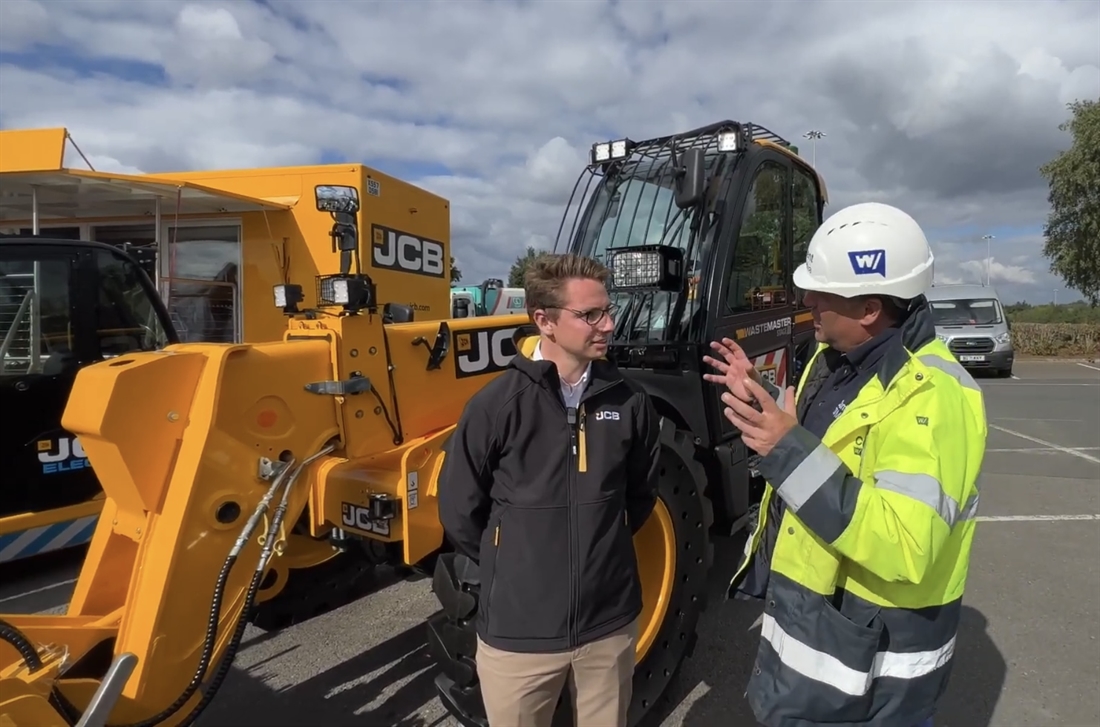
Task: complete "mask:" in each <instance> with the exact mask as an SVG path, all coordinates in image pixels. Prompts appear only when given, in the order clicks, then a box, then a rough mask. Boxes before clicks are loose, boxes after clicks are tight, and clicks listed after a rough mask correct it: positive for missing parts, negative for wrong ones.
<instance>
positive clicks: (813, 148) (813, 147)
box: [802, 129, 825, 169]
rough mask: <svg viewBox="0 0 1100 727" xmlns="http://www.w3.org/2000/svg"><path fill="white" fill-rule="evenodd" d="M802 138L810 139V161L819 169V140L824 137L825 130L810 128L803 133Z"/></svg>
mask: <svg viewBox="0 0 1100 727" xmlns="http://www.w3.org/2000/svg"><path fill="white" fill-rule="evenodd" d="M802 138H803V139H809V140H810V163H811V164H812V165H813V166H814V169H817V140H818V139H824V138H825V132H824V131H818V130H817V129H810V130H809V131H807V132H806V133H805V134H803V135H802Z"/></svg>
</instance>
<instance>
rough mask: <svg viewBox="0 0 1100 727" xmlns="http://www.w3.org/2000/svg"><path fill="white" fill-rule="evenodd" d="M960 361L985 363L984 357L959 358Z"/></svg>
mask: <svg viewBox="0 0 1100 727" xmlns="http://www.w3.org/2000/svg"><path fill="white" fill-rule="evenodd" d="M959 360H960V361H985V356H959Z"/></svg>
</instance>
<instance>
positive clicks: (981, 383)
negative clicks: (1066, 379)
mask: <svg viewBox="0 0 1100 727" xmlns="http://www.w3.org/2000/svg"><path fill="white" fill-rule="evenodd" d="M978 385H979V386H981V387H982V388H983V389H984V388H985V387H987V386H1011V387H1012V388H1013V389H1015V388H1016V387H1019V386H1042V387H1044V388H1045V387H1047V386H1100V384H1096V383H1091V382H1082V383H1072V384H1062V383H1057V384H1052V383H1045V382H1042V381H1020V382H1019V383H1009V382H1008V381H1001V382H997V381H979V382H978Z"/></svg>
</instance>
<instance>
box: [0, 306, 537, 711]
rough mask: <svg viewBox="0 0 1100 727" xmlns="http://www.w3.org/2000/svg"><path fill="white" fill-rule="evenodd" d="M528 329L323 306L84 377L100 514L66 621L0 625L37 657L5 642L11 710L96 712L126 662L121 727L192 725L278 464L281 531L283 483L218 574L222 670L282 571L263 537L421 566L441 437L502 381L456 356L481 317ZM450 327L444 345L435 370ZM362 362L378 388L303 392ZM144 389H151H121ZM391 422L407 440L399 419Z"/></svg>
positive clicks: (223, 597) (76, 392)
mask: <svg viewBox="0 0 1100 727" xmlns="http://www.w3.org/2000/svg"><path fill="white" fill-rule="evenodd" d="M515 326H516V320H515V317H511V316H501V317H494V318H484V317H483V318H471V319H466V320H458V321H447V322H445V323H440V322H433V321H426V322H412V323H403V324H391V325H382V322H381V318H380V316H379V315H377V314H374V315H372V314H369V313H362V314H358V315H348V316H335V315H333V316H320V317H319V318H318V319H317V320H299V319H295V320H291V322H290V325H289V328H288V330H287V331H286V333H285V339H284V341H279V342H266V343H254V344H238V345H231V344H198V343H195V344H178V345H174V346H169V347H168V348H166V349H165V350H163V351H158V352H142V353H137V354H133V355H128V356H123V357H119V358H117V359H114V360H111V361H105V362H103V363H98V364H94V365H92V366H89V367H87V368H85V369H83V370H81V371H80V372H79V373H78V375H77V380H76V384H75V386H74V389H73V392H72V395H71V397H70V404H69V406H68V408H67V409H66V412H65V416H64V419H63V425H64V426H65V427H66V428H67V429H69V430H70V431H72V432H74V433H76V434H77V435H78V436H79V437H80V438H81V441H82V442H84V448H85V452H86V453H87V455H88V458H89V459H90V460H91V462H92V466H93V467H94V468H95V470H96V472H98V473H99V476H100V480H101V482H102V483H103V488H104V491H105V493H106V501H105V504H104V507H103V514H102V516H101V518H100V520H99V524H98V527H97V529H96V531H95V535H94V536H93V539H92V542H91V545H90V548H89V552H88V555H87V557H86V559H85V562H84V565H83V569H82V570H81V573H80V576H79V579H78V581H77V584H76V588H75V591H74V593H73V596H72V600H71V602H70V604H69V609H68V613H67V614H65V615H4V616H0V620H2V621H3V622H6V623H4V624H0V626H2V627H5V628H8V627H13V628H14V629H16V630H17V631H18V632H21V634H22V636H23V637H24V638H25V639H26V641H27V642H29V643H30V644H32V645H33V647H34V648H35V649H36V650H38V651H39V653H40V659H41V661H42V662H43V663H42V665H41V667H40V668H38V669H37V670H36V671H35V672H34V673H31V670H30V669H29V668H28V665H27V663H26V660H25V659H24V658H23V657H22V656H21V655H20V654H19V653H18V651H16V650H15V649H14V648H12V646H11V644H10V643H4V642H3V641H0V715H3V716H2V717H0V719H2V720H6V722H5V723H6V724H13V725H17V726H18V727H24V726H26V727H41V726H42V725H46V724H59V725H60V724H65V722H64V721H63V720H62V718H61V715H59V714H58V713H57V709H56V708H54V707H51V706H50V703H49V702H50V699H51V694H53V696H52V699H53V700H54V701H55V702H57V701H58V699H59V698H58V697H57V696H56V693H54V692H53V691H52V690H53V689H54V688H55V687H56V691H57V692H60V694H61V695H62V698H61V703H63V704H66V709H68V708H72V707H75V710H76V711H83V710H84V709H86V708H87V706H88V704H89V702H90V701H91V700H92V696H93V693H94V692H95V690H96V689H97V687H99V686H100V685H101V684H106V683H107V682H106V681H105V680H104V679H103V676H104V674H106V669H107V665H108V664H109V663H110V661H111V658H112V657H113V656H117V655H125V654H132V655H133V656H134V657H136V661H135V662H134V666H133V672H132V674H131V675H130V676H129V678H128V679H125V680H124V684H125V686H124V687H122V689H121V692H120V696H119V699H118V702H117V704H116V705H115V706H114V708H113V709H112V710H111V712H110V720H109V723H110V724H112V725H118V724H134V723H142V722H144V721H146V720H149V719H150V718H153V717H156V716H157V715H158V713H162V712H163V711H164V710H165V709H166V708H168V707H169V706H170V705H172V704H173V703H174V702H178V701H179V700H178V699H177V698H178V697H180V696H181V695H184V696H185V698H184V699H183V702H181V703H180V708H179V709H178V711H176V712H174V713H173V714H171V715H163V714H162V716H163V717H164V719H163V721H158V722H156V723H157V724H164V725H172V724H178V723H180V722H181V721H182V720H183V718H184V717H185V716H186V715H187V714H188V713H189V712H190V711H191V710H192V709H193V708H194V706H195V705H196V704H198V703H199V701H200V696H199V694H198V693H193V694H191V695H187V694H186V689H187V687H188V684H189V683H190V682H191V681H192V677H193V676H194V674H195V671H196V667H197V666H198V665H199V663H200V657H201V655H202V653H203V648H204V640H203V635H204V633H206V632H207V625H208V621H209V619H210V615H209V612H210V606H211V603H212V601H213V600H214V599H215V597H216V594H217V593H219V590H218V578H219V566H220V565H221V564H222V562H223V561H224V560H225V559H226V557H227V555H228V554H229V553H230V552H231V551H232V550H233V548H234V544H235V543H236V542H237V541H238V538H239V537H241V532H242V526H243V525H244V524H245V522H246V521H247V520H248V519H249V517H250V516H251V515H252V513H253V512H256V508H257V506H258V505H259V504H260V501H261V499H262V498H263V497H264V495H265V493H267V492H268V489H269V487H270V486H271V485H270V482H269V481H268V480H265V479H263V478H262V477H261V472H262V471H263V470H264V469H265V468H266V470H267V472H268V475H272V474H278V472H279V471H280V469H279V468H280V467H284V468H285V471H286V472H291V473H292V474H291V477H288V478H287V479H288V480H291V479H292V478H293V476H294V474H295V468H298V467H301V471H300V473H296V474H297V477H296V479H292V481H290V484H289V485H288V489H287V492H288V496H287V497H286V499H285V518H284V519H283V520H282V523H281V524H278V523H277V522H275V517H274V513H275V511H276V510H277V509H278V506H279V504H280V502H281V501H282V494H281V492H278V491H276V492H275V493H274V495H273V496H272V500H271V501H270V503H269V505H268V509H267V511H266V512H265V513H264V514H263V516H262V517H260V518H259V520H258V521H257V527H256V529H255V531H254V532H253V533H252V535H251V537H250V538H248V540H247V542H246V543H245V544H243V547H242V549H241V550H240V553H239V561H238V562H237V564H236V565H235V567H234V568H233V570H232V571H231V572H229V574H228V578H227V579H226V580H225V584H224V589H223V590H222V591H221V592H220V614H219V616H218V617H217V623H218V624H219V628H218V631H217V637H216V646H214V647H213V648H212V649H211V653H210V654H209V656H208V658H207V659H206V663H208V664H209V670H208V671H209V673H213V672H214V671H215V670H216V668H217V665H218V664H219V661H220V660H221V658H222V656H223V655H224V654H225V653H226V651H227V650H234V651H235V649H236V645H237V644H236V642H235V640H234V638H233V636H232V634H233V632H234V630H235V629H237V630H238V631H241V630H243V616H244V613H243V612H244V610H245V609H247V608H248V606H249V604H248V601H250V600H251V598H252V597H253V596H254V595H255V593H253V594H252V595H251V596H250V588H253V589H256V591H258V589H259V586H260V584H261V582H262V580H263V577H264V576H265V575H266V574H267V573H268V572H269V568H270V566H268V565H267V564H261V560H260V559H261V550H262V548H264V547H265V546H266V547H269V548H271V549H272V553H271V556H269V557H273V558H274V563H278V564H279V565H280V566H285V565H286V564H287V563H290V564H299V565H302V566H307V565H311V564H314V563H316V562H317V561H318V560H320V559H323V558H324V557H326V553H331V552H332V551H333V550H334V549H335V548H336V547H337V546H335V545H333V544H332V543H331V542H330V540H329V539H328V536H330V535H332V534H333V533H334V532H336V531H343V532H344V533H350V534H353V535H359V536H361V537H363V538H369V539H377V540H384V541H392V542H398V541H399V542H401V543H402V545H403V551H404V560H405V562H406V563H409V564H414V563H416V562H418V561H419V560H421V559H422V558H424V556H426V555H428V554H429V553H430V552H432V551H434V550H436V549H437V548H438V547H439V546H440V544H441V542H442V533H441V531H440V528H439V525H438V518H437V509H436V498H435V493H436V477H437V475H438V472H439V469H440V466H441V464H442V453H441V446H442V444H443V442H444V441H445V439H446V438H447V436H448V435H449V434H450V432H451V431H452V430H453V428H454V425H455V422H456V421H457V419H458V416H459V414H460V413H461V409H462V407H463V405H464V403H465V401H466V400H467V399H468V398H469V397H470V396H471V395H472V394H473V393H474V391H475V390H477V389H478V388H480V387H481V386H483V385H484V384H485V383H487V382H488V381H489V380H491V379H492V378H493V377H494V376H495V375H496V374H495V373H494V372H488V373H484V374H481V375H470V376H465V377H457V376H456V372H459V371H460V370H461V365H462V363H463V362H462V361H456V360H455V357H456V356H457V355H460V354H459V351H461V350H462V349H466V353H469V351H470V348H471V347H472V346H476V345H478V340H477V339H478V338H479V337H484V336H485V331H486V329H487V328H492V327H496V328H497V329H498V330H501V331H508V333H509V334H510V333H511V330H512V329H514V327H515ZM440 334H442V335H443V338H442V339H439V340H441V341H443V342H445V343H446V349H445V350H446V356H445V357H444V358H443V359H442V361H441V365H440V366H439V367H437V368H429V366H428V361H429V359H430V357H431V356H432V350H431V349H432V348H433V347H434V346H435V342H436V340H437V337H438V336H440ZM471 337H472V338H473V340H471ZM425 343H426V344H427V345H425ZM438 350H444V349H443V347H442V346H441V347H439V349H438ZM463 360H464V361H468V359H463ZM390 367H392V371H393V384H392V386H391V384H390V383H389V377H388V374H387V371H388V369H389V368H390ZM352 372H361V375H362V376H364V377H366V378H367V379H369V387H365V388H362V389H361V390H359V391H358V393H349V394H339V393H336V394H332V393H314V392H313V391H310V390H309V389H308V388H307V387H309V385H311V384H320V383H323V382H333V381H348V380H353V379H354V378H355V376H354V375H353V373H352ZM135 391H141V392H142V394H141V396H133V395H127V394H126V393H125V392H135ZM427 392H431V395H430V396H428V395H426V393H427ZM398 402H399V406H398ZM398 417H399V420H400V422H401V424H400V429H399V430H398V431H399V436H397V437H395V434H394V430H393V429H391V426H390V424H389V423H388V422H387V419H388V420H389V421H390V422H396V421H397V418H398ZM395 439H400V443H399V444H395V443H394V440H395ZM319 453H321V454H320V456H318V454H319ZM311 458H313V459H311ZM378 496H386V497H388V498H390V499H392V500H393V501H396V502H397V503H398V505H399V508H398V512H397V514H396V516H395V517H394V518H393V519H392V520H390V521H389V522H388V530H389V534H387V535H384V534H380V533H378V532H375V531H374V530H373V529H372V523H371V522H368V521H366V520H363V519H361V515H360V514H361V513H362V512H364V510H358V509H357V508H368V507H369V506H370V503H371V498H372V497H378ZM357 517H360V519H359V520H358V521H357V519H356V518H357ZM296 525H297V526H299V527H298V528H295V526H296ZM302 525H306V526H307V527H301V526H302ZM280 561H284V562H282V563H281V562H280ZM238 624H242V626H241V627H240V628H239V629H238V626H237V625H238ZM237 639H238V640H239V633H238V635H237ZM66 671H68V672H70V673H74V672H75V673H81V674H87V675H88V676H83V677H79V678H77V677H73V678H70V677H67V676H66V675H65V672H66ZM209 678H210V677H209V674H208V675H207V679H209ZM204 681H205V680H204ZM215 691H216V690H215Z"/></svg>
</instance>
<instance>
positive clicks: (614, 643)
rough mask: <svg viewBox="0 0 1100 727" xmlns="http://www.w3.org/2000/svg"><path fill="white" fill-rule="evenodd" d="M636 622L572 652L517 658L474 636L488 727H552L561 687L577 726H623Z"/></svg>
mask: <svg viewBox="0 0 1100 727" xmlns="http://www.w3.org/2000/svg"><path fill="white" fill-rule="evenodd" d="M637 641H638V622H637V621H634V622H632V623H630V624H628V625H627V626H625V627H624V628H622V629H620V630H618V631H616V632H614V633H612V634H609V635H608V636H605V637H604V638H602V639H600V640H599V641H594V642H592V643H589V644H585V645H584V646H581V647H580V648H578V649H574V650H572V651H564V652H558V653H554V654H518V653H515V652H511V651H501V650H500V649H495V648H493V647H492V646H489V645H488V644H486V643H485V642H484V641H482V640H481V638H480V637H478V640H477V656H476V661H477V676H478V679H479V680H480V681H481V696H482V699H483V701H484V703H485V713H486V716H487V717H488V718H489V727H550V722H551V719H552V718H553V716H554V710H555V709H556V707H557V704H558V697H559V696H560V695H561V690H562V687H563V686H564V685H565V684H566V683H567V682H568V684H569V690H570V692H571V693H572V694H573V704H574V705H575V707H574V709H575V711H574V724H575V725H576V726H577V727H626V714H627V708H628V707H629V706H630V697H631V694H632V686H633V679H634V651H635V648H636V643H637Z"/></svg>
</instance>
